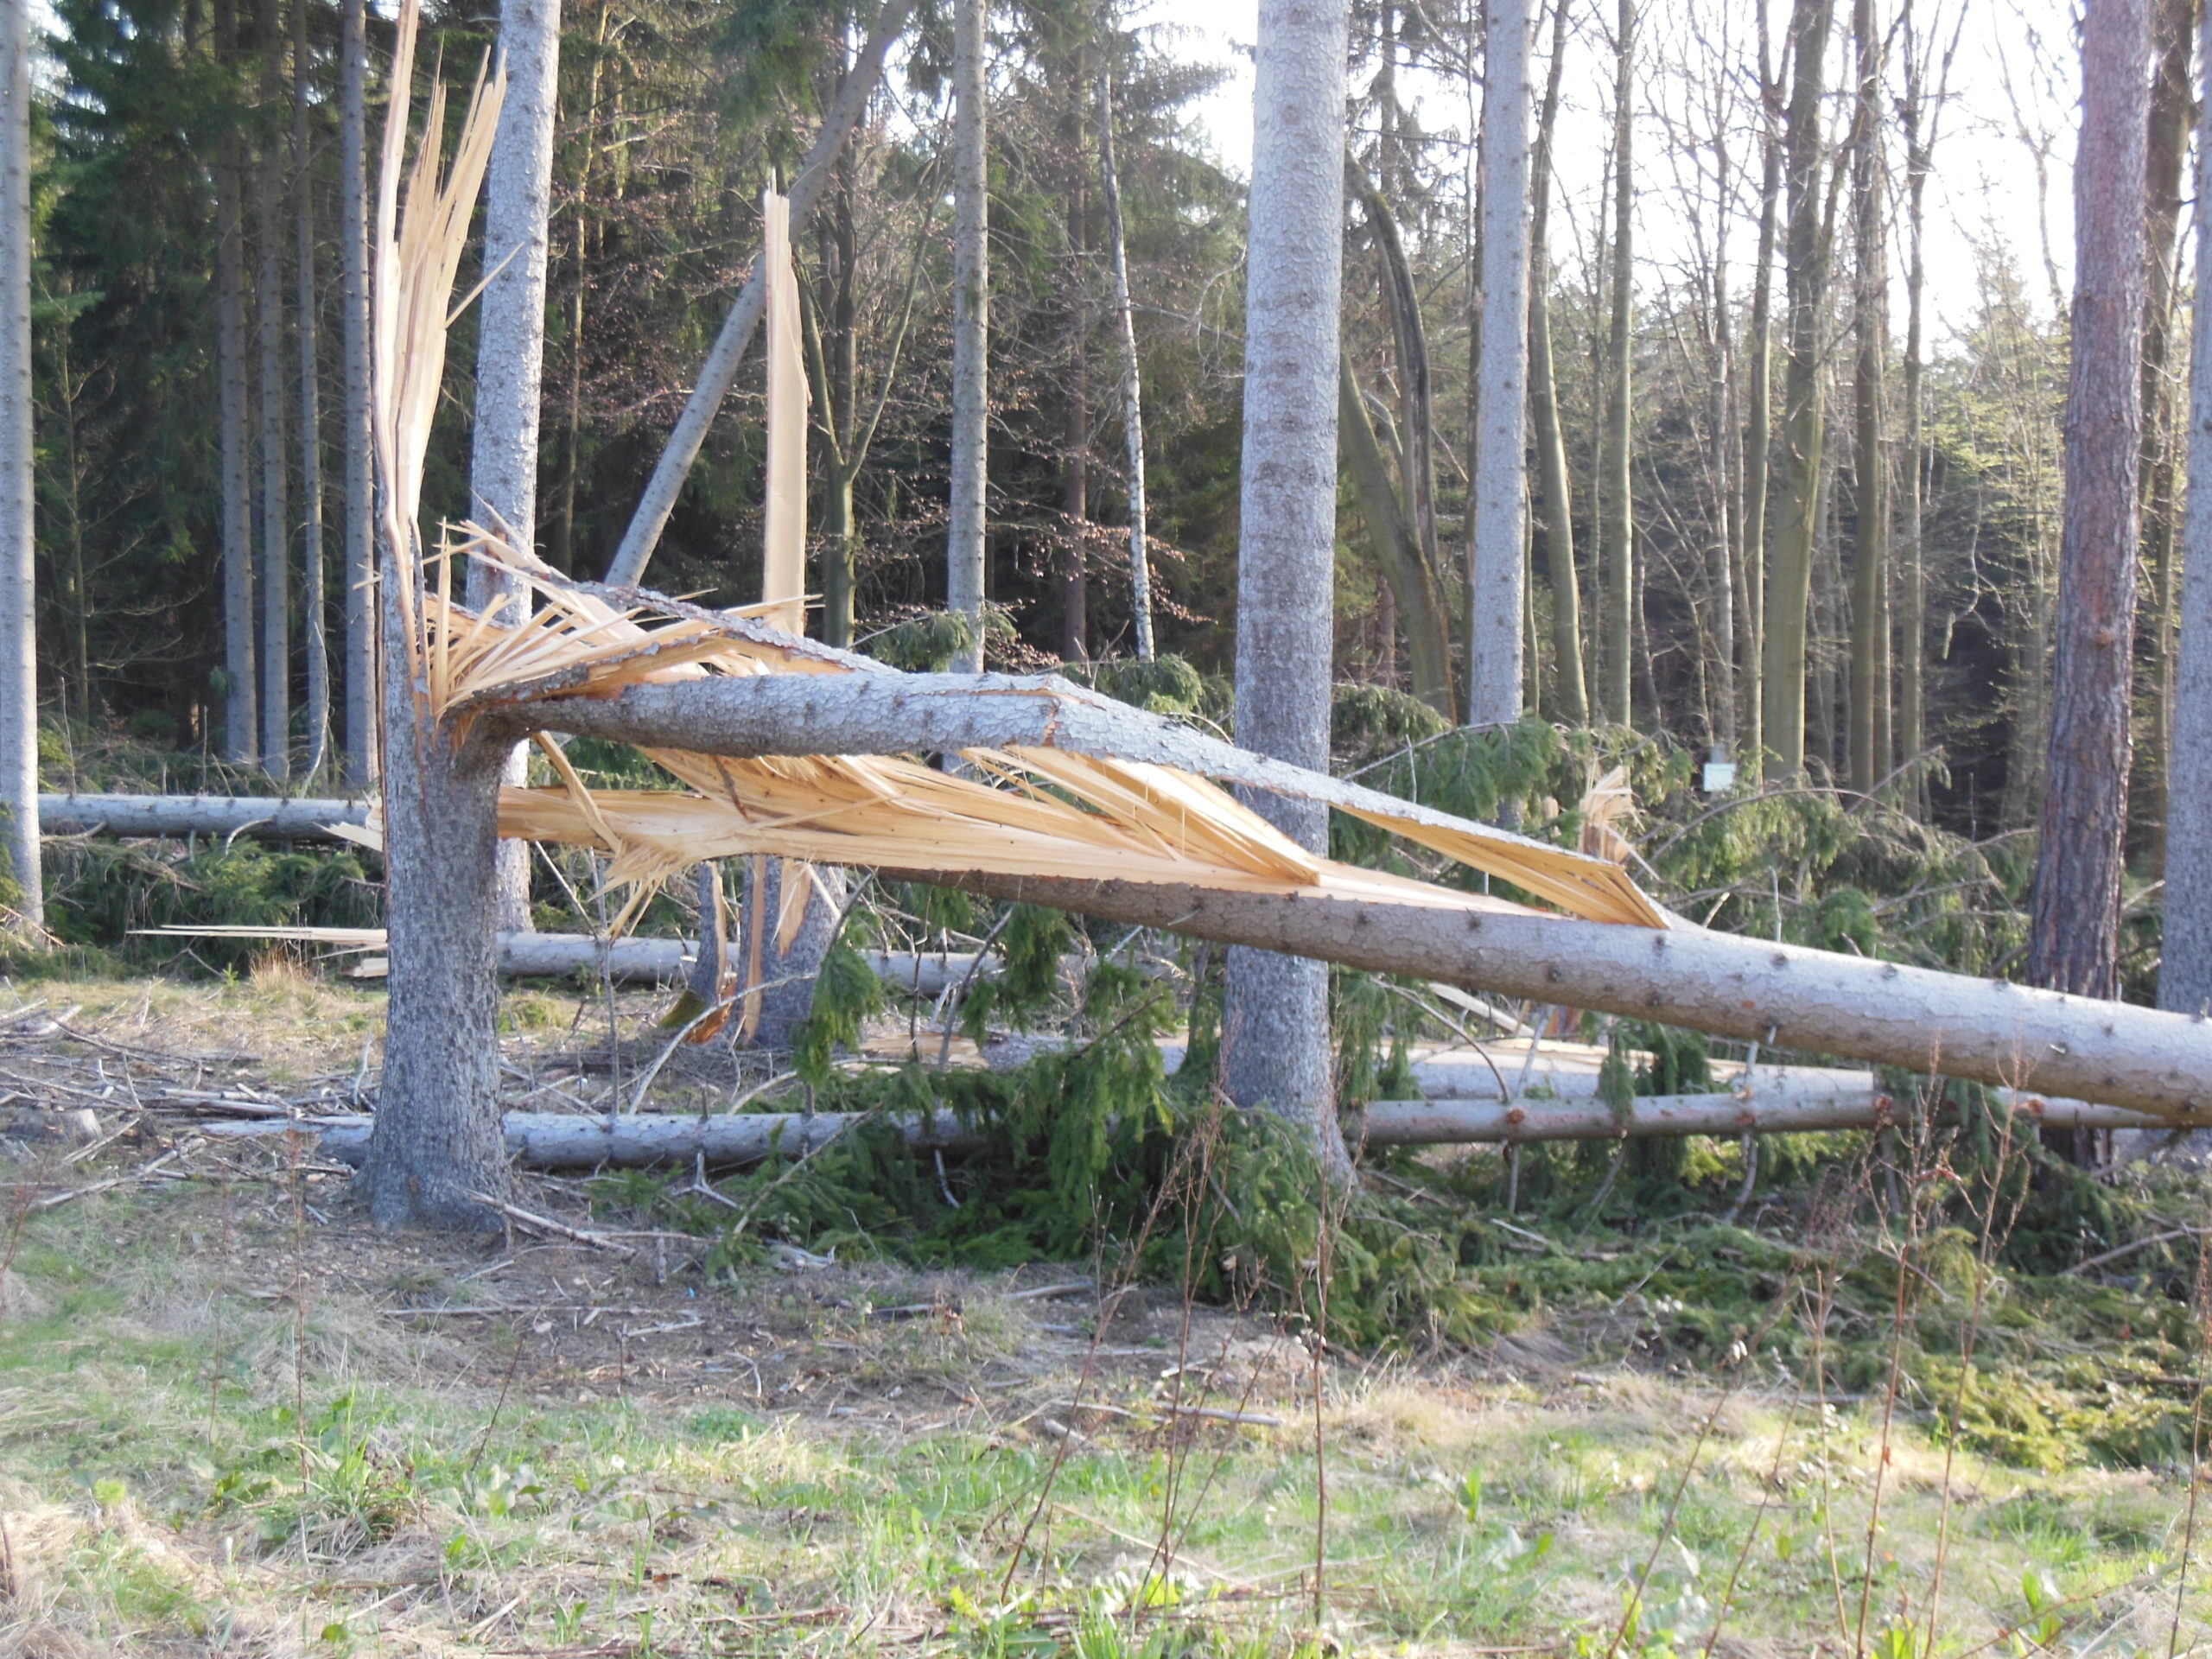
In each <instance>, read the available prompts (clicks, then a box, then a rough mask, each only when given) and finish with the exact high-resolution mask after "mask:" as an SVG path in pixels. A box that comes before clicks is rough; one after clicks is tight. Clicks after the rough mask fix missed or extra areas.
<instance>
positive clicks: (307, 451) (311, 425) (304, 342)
mask: <svg viewBox="0 0 2212 1659" xmlns="http://www.w3.org/2000/svg"><path fill="white" fill-rule="evenodd" d="M308 67H309V66H308V6H307V0H293V3H292V179H293V185H292V188H293V189H294V190H295V191H296V193H297V198H298V199H297V200H296V203H295V206H296V210H297V217H298V221H299V253H298V256H297V258H298V269H297V271H296V282H297V283H298V295H299V322H298V328H299V346H300V505H301V509H302V538H303V539H302V563H301V581H300V627H301V632H302V634H303V635H304V636H305V639H306V645H307V668H308V677H307V696H308V706H307V734H306V735H307V749H306V756H305V764H306V770H307V773H308V776H309V777H310V778H312V777H314V776H315V774H316V773H318V772H321V770H322V767H323V762H324V760H326V759H327V754H328V751H329V747H330V636H329V632H328V626H327V618H326V616H325V614H324V606H325V598H324V594H323V591H322V577H323V547H322V398H321V386H320V384H319V374H320V364H319V360H318V359H319V355H320V346H319V337H318V334H317V332H316V327H315V309H316V296H315V188H314V175H313V170H312V163H313V159H314V158H313V156H312V154H311V152H310V149H309V145H308V102H309V96H308V93H309V88H308Z"/></svg>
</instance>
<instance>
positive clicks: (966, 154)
mask: <svg viewBox="0 0 2212 1659" xmlns="http://www.w3.org/2000/svg"><path fill="white" fill-rule="evenodd" d="M989 11H990V7H989V0H955V6H954V12H953V24H952V86H953V99H954V105H955V107H954V111H953V140H952V156H953V159H952V194H953V208H952V214H953V222H952V467H951V472H952V502H951V513H950V523H949V524H948V526H947V529H946V532H945V567H944V571H945V583H944V602H945V607H946V609H948V610H950V612H952V613H953V614H955V615H956V616H962V617H965V618H966V619H967V620H968V625H969V630H970V633H971V638H970V639H969V643H968V645H966V646H965V647H964V648H963V650H962V651H961V652H960V653H959V654H958V655H957V656H956V657H955V658H953V664H952V665H953V667H954V668H955V669H959V670H964V671H967V672H969V673H971V674H974V673H980V672H982V667H983V563H984V558H985V543H986V539H987V537H986V535H985V531H986V527H987V526H986V515H987V512H988V503H987V501H986V495H987V493H988V487H989V482H990V479H989V473H990V444H991V433H990V420H991V381H990V346H991V249H990V231H991V200H990V184H991V181H990V129H989V112H988V107H987V105H986V96H987V88H986V85H985V75H984V69H985V56H986V49H987V48H988V39H987V33H988V31H987V30H986V29H985V24H986V23H987V22H988V21H989Z"/></svg>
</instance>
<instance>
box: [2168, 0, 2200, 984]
mask: <svg viewBox="0 0 2212 1659" xmlns="http://www.w3.org/2000/svg"><path fill="white" fill-rule="evenodd" d="M2197 28H2198V39H2199V50H2198V55H2197V63H2198V73H2199V74H2200V75H2201V76H2202V82H2201V85H2200V94H2201V97H2202V102H2201V104H2200V105H2199V106H2198V107H2199V109H2200V110H2201V111H2202V113H2201V114H2200V116H2199V117H2198V127H2197V134H2196V268H2197V270H2199V271H2202V272H2212V11H2207V12H2206V13H2205V14H2204V15H2203V16H2202V19H2201V21H2200V22H2199V23H2198V25H2197ZM2189 408H2190V421H2189V492H2188V495H2187V497H2186V499H2185V505H2184V508H2183V515H2184V516H2183V519H2182V536H2181V541H2182V559H2181V638H2180V640H2179V645H2178V653H2177V662H2176V664H2175V671H2174V699H2173V737H2172V748H2171V751H2170V753H2168V755H2167V760H2166V779H2167V783H2166V868H2165V876H2166V887H2165V904H2164V911H2165V915H2164V940H2163V951H2162V954H2161V957H2160V962H2159V967H2158V1006H2159V1007H2162V1008H2171V1009H2173V1010H2174V1011H2176V1012H2177V1013H2181V1014H2196V1015H2197V1016H2198V1017H2199V1018H2202V1016H2203V1015H2204V1014H2206V1013H2208V1012H2212V283H2208V282H2207V281H2206V280H2205V279H2204V278H2203V277H2199V278H2198V279H2197V283H2196V296H2195V299H2194V300H2193V302H2191V309H2190V363H2189Z"/></svg>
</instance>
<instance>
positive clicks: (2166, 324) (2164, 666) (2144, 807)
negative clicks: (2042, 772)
mask: <svg viewBox="0 0 2212 1659" xmlns="http://www.w3.org/2000/svg"><path fill="white" fill-rule="evenodd" d="M2153 4H2154V12H2153V16H2152V29H2153V31H2154V34H2155V36H2156V40H2155V44H2156V47H2157V49H2158V69H2157V73H2155V74H2154V75H2153V76H2152V83H2151V116H2150V125H2149V129H2148V132H2147V143H2148V146H2149V148H2148V151H2147V154H2146V156H2145V202H2144V216H2145V240H2146V242H2147V244H2148V245H2147V247H2146V248H2145V254H2144V275H2145V278H2146V279H2147V281H2148V283H2149V289H2148V293H2147V296H2146V298H2145V310H2144V316H2143V460H2142V463H2141V471H2140V474H2139V477H2138V480H2137V484H2138V489H2139V494H2140V496H2141V499H2142V503H2143V565H2144V574H2145V576H2146V577H2147V578H2148V579H2149V580H2148V588H2149V592H2150V594H2151V604H2152V616H2151V625H2150V627H2149V629H2148V632H2149V634H2150V639H2149V640H2148V641H2147V645H2148V647H2149V652H2150V665H2151V673H2150V676H2149V680H2148V689H2149V690H2150V693H2151V719H2150V721H2149V734H2150V747H2149V753H2146V754H2145V756H2144V757H2143V760H2144V764H2143V766H2141V767H2140V769H2139V772H2138V773H2137V782H2136V787H2135V793H2136V797H2137V802H2138V804H2137V809H2136V820H2137V822H2138V823H2141V824H2144V825H2145V827H2146V828H2147V829H2148V831H2149V839H2150V841H2151V842H2152V846H2153V847H2154V848H2159V847H2163V845H2164V839H2165V828H2164V826H2165V822H2166V799H2165V797H2166V753H2167V746H2168V742H2169V741H2170V734H2171V732H2172V729H2173V674H2174V650H2173V646H2174V639H2173V625H2174V574H2175V572H2174V537H2175V531H2176V525H2175V523H2174V517H2175V508H2176V505H2177V504H2176V501H2175V499H2174V497H2175V486H2176V484H2177V477H2176V468H2175V453H2174V452H2175V448H2176V442H2175V439H2176V432H2175V429H2174V416H2175V412H2176V401H2175V396H2174V387H2173V380H2172V376H2171V374H2170V373H2169V372H2168V360H2169V359H2170V357H2171V353H2172V346H2173V332H2174V330H2173V325H2174V315H2175V304H2176V300H2177V293H2176V288H2177V283H2176V280H2175V279H2176V278H2177V276H2178V275H2179V272H2178V271H2177V270H2176V269H2175V264H2174V249H2175V243H2176V241H2177V237H2178V234H2179V232H2180V228H2181V207H2182V200H2181V168H2182V160H2183V152H2184V151H2185V150H2186V149H2188V147H2189V118H2190V86H2189V54H2190V36H2191V35H2192V34H2193V33H2194V26H2195V23H2196V12H2197V0H2153Z"/></svg>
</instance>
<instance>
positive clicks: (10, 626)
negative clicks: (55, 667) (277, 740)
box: [0, 3, 45, 936]
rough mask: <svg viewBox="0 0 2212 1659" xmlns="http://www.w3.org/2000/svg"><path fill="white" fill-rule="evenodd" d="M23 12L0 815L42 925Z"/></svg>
mask: <svg viewBox="0 0 2212 1659" xmlns="http://www.w3.org/2000/svg"><path fill="white" fill-rule="evenodd" d="M32 436H33V434H32V418H31V21H30V7H29V5H27V4H16V3H10V4H7V5H5V6H0V812H4V813H5V814H6V818H7V822H6V823H5V825H4V826H0V830H4V836H5V842H4V845H5V851H6V855H7V861H8V868H7V870H6V872H5V874H6V875H7V876H8V877H9V878H10V880H13V881H14V882H15V884H16V897H15V899H14V901H13V904H12V906H11V908H12V909H13V910H14V912H15V913H16V918H17V919H18V920H19V921H20V922H21V923H22V925H24V926H25V927H26V928H27V930H28V931H30V932H31V933H32V934H33V935H34V936H35V934H36V933H37V931H39V930H40V929H41V927H42V926H43V925H44V919H45V901H44V893H43V888H42V886H41V880H40V866H39V814H38V806H39V801H38V638H37V632H36V628H35V620H36V617H37V611H36V608H35V595H34V589H33V585H32V580H33V573H34V571H35V569H36V552H37V538H36V535H35V528H36V520H35V512H36V507H35V498H34V496H33V492H32V482H31V479H32V473H31V443H32Z"/></svg>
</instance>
